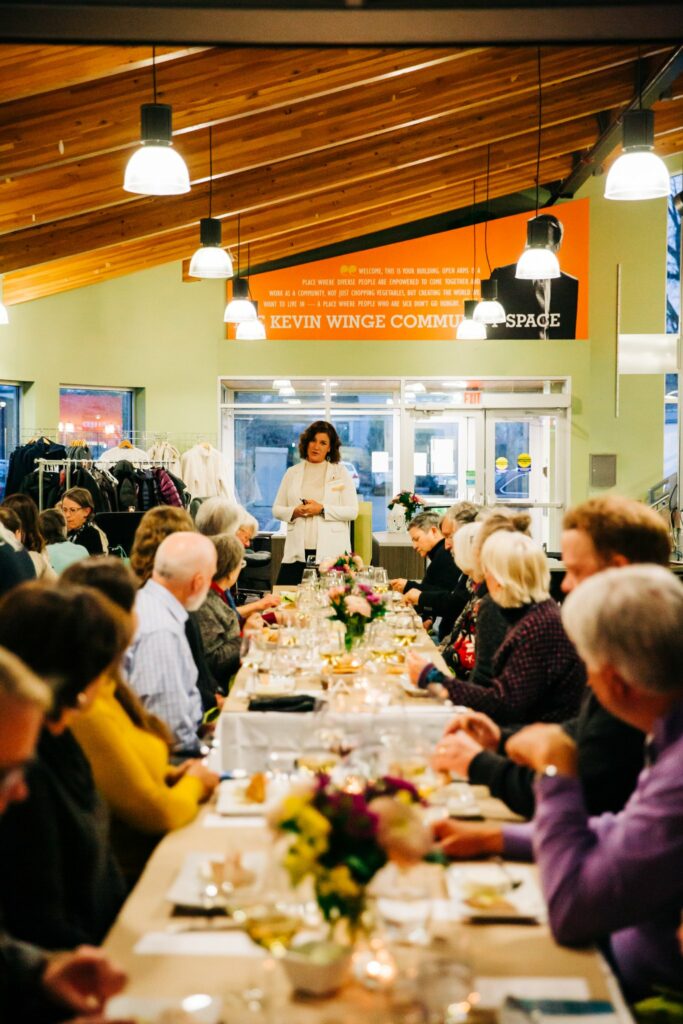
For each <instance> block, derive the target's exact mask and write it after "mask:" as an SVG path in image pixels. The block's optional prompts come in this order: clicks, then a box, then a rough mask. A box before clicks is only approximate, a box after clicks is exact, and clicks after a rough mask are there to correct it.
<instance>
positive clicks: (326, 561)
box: [318, 558, 334, 573]
mask: <svg viewBox="0 0 683 1024" xmlns="http://www.w3.org/2000/svg"><path fill="white" fill-rule="evenodd" d="M333 565H334V562H333V561H332V559H331V558H323V560H322V562H321V563H320V565H319V566H318V569H319V570H320V572H321V573H324V572H329V571H330V569H331V568H332V566H333Z"/></svg>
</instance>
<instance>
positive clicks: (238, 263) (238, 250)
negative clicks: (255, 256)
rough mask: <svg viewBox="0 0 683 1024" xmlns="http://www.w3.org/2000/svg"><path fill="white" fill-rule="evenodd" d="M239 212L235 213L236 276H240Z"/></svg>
mask: <svg viewBox="0 0 683 1024" xmlns="http://www.w3.org/2000/svg"><path fill="white" fill-rule="evenodd" d="M240 216H241V215H240V214H239V213H238V214H237V276H238V277H239V276H240Z"/></svg>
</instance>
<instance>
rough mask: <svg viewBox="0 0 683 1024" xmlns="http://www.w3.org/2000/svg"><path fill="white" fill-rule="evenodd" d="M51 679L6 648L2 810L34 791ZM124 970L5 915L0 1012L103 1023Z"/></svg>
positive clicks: (0, 661)
mask: <svg viewBox="0 0 683 1024" xmlns="http://www.w3.org/2000/svg"><path fill="white" fill-rule="evenodd" d="M49 699H50V695H49V691H48V689H47V687H46V686H45V685H44V684H43V683H42V682H41V681H40V680H39V679H38V678H37V677H36V676H35V675H34V674H33V673H32V672H31V671H30V670H29V669H27V668H26V666H25V665H24V664H23V663H22V662H21V661H20V660H19V659H18V658H16V657H14V655H12V654H10V653H9V652H8V651H5V650H4V649H0V815H1V814H3V813H4V811H5V810H6V809H7V808H8V807H9V806H10V804H12V803H17V802H20V801H21V800H24V799H25V798H26V796H27V795H28V790H27V788H26V782H25V779H24V771H25V769H26V768H27V766H28V764H29V763H30V761H31V757H32V755H33V751H34V749H35V745H36V741H37V738H38V734H39V732H40V729H41V726H42V724H43V716H44V713H45V711H46V709H47V708H48V706H49ZM124 982H125V977H124V975H123V974H122V973H121V971H119V970H118V969H117V968H115V967H114V966H113V965H112V964H111V963H110V962H109V961H108V960H107V958H106V957H105V956H104V954H103V953H102V952H101V951H100V950H98V949H94V948H92V947H89V946H81V947H79V948H78V949H77V950H75V951H74V952H72V953H57V954H49V953H46V952H45V951H44V950H42V949H39V948H38V947H37V946H32V945H30V944H29V943H25V942H17V941H16V939H13V938H12V937H11V936H10V935H8V934H7V932H5V931H4V929H3V927H2V923H1V922H0V1020H3V1021H8V1022H9V1021H12V1022H14V1021H16V1022H17V1024H18V1022H19V1021H20V1022H21V1024H50V1022H52V1021H63V1020H65V1019H67V1018H69V1019H71V1018H72V1017H73V1014H74V1012H77V1013H84V1014H87V1016H84V1017H79V1018H78V1019H77V1021H76V1020H72V1024H100V1022H101V1024H104V1019H103V1018H102V1017H101V1016H100V1011H101V1010H102V1009H103V1007H104V1003H105V1002H106V1000H107V998H108V997H109V996H112V995H114V994H115V993H116V992H118V991H120V990H121V988H122V987H123V984H124Z"/></svg>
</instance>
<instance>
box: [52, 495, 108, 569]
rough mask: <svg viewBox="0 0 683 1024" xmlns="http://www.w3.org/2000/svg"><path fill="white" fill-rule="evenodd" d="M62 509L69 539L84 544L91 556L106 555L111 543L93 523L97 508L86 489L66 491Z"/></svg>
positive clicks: (74, 542)
mask: <svg viewBox="0 0 683 1024" xmlns="http://www.w3.org/2000/svg"><path fill="white" fill-rule="evenodd" d="M61 509H62V512H63V513H64V518H65V519H66V529H67V539H68V540H70V541H71V542H72V543H73V544H82V545H83V547H84V548H87V550H88V552H89V554H91V555H106V554H107V552H108V551H109V542H108V541H107V538H106V535H105V534H104V533H103V532H102V530H100V528H99V526H96V524H95V523H94V522H93V518H94V515H95V506H94V505H93V500H92V496H91V494H90V492H89V491H87V490H86V489H85V487H71V488H70V489H69V490H68V491H65V493H64V497H63V498H62V503H61Z"/></svg>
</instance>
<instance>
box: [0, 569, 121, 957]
mask: <svg viewBox="0 0 683 1024" xmlns="http://www.w3.org/2000/svg"><path fill="white" fill-rule="evenodd" d="M129 640H130V631H129V625H128V622H127V621H126V619H125V617H124V616H123V614H122V613H121V612H120V611H119V610H118V609H117V608H116V607H115V606H114V605H112V604H111V602H109V601H107V600H106V599H105V598H104V597H101V596H100V595H99V594H96V593H94V592H93V591H92V590H89V589H86V588H85V587H67V586H62V585H60V587H59V589H57V587H56V586H55V585H54V584H46V583H40V582H35V583H24V584H23V585H22V586H20V587H17V588H15V590H14V591H12V593H11V594H8V595H6V596H5V597H4V598H3V599H2V602H0V645H2V646H4V647H6V648H7V649H8V650H10V651H12V652H13V653H14V654H17V655H18V656H19V657H20V658H21V659H22V660H23V661H24V662H25V663H26V664H27V665H28V666H29V667H30V668H31V669H32V670H33V671H34V672H35V673H36V674H37V675H40V676H41V677H42V678H43V679H44V680H45V681H46V682H47V683H48V684H49V686H50V689H51V690H52V695H53V701H52V708H51V710H50V712H49V714H48V717H47V720H46V722H45V726H44V728H43V731H42V733H41V735H40V739H39V741H38V747H37V751H36V759H35V761H34V762H33V763H32V764H31V766H30V768H29V770H28V772H27V775H26V784H27V786H28V796H27V798H26V800H24V801H23V802H22V803H16V804H14V805H13V806H12V807H11V808H10V809H9V810H8V811H7V812H6V814H5V815H4V816H3V818H2V821H0V908H1V911H2V916H3V918H4V921H5V925H6V927H7V929H8V930H9V931H10V932H11V934H12V935H14V936H15V937H17V938H19V939H24V940H25V941H27V942H33V943H36V944H38V945H41V946H44V947H45V948H47V949H65V948H67V949H68V948H73V947H74V946H76V945H78V944H79V943H83V942H86V943H98V942H100V941H101V940H102V939H103V938H104V936H105V935H106V933H107V931H108V930H109V928H110V927H111V925H112V924H113V921H114V918H115V917H116V915H117V913H118V911H119V909H120V907H121V904H122V902H123V899H124V896H125V888H124V885H123V880H122V878H121V875H120V873H119V870H118V867H117V865H116V862H115V861H114V858H113V856H112V853H111V848H110V846H109V841H108V820H107V815H106V808H105V807H104V804H103V803H102V801H101V800H100V798H99V796H98V794H97V790H96V789H95V784H94V782H93V777H92V772H91V771H90V766H89V764H88V761H87V760H86V758H85V756H84V754H83V752H82V751H81V748H80V747H79V745H78V743H77V742H76V740H75V739H74V737H73V735H72V733H71V730H70V728H69V725H70V723H71V722H72V721H73V719H74V718H75V717H76V716H77V715H78V714H80V713H81V712H83V711H84V710H86V709H87V708H88V707H89V705H90V704H91V702H92V701H93V700H94V698H95V697H96V695H97V691H98V689H99V687H100V685H101V684H102V682H103V681H104V680H105V679H106V678H108V677H109V675H110V674H111V672H112V671H114V669H115V666H116V664H117V663H118V660H119V659H120V657H121V654H122V653H123V651H124V650H125V648H126V645H127V644H128V642H129Z"/></svg>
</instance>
